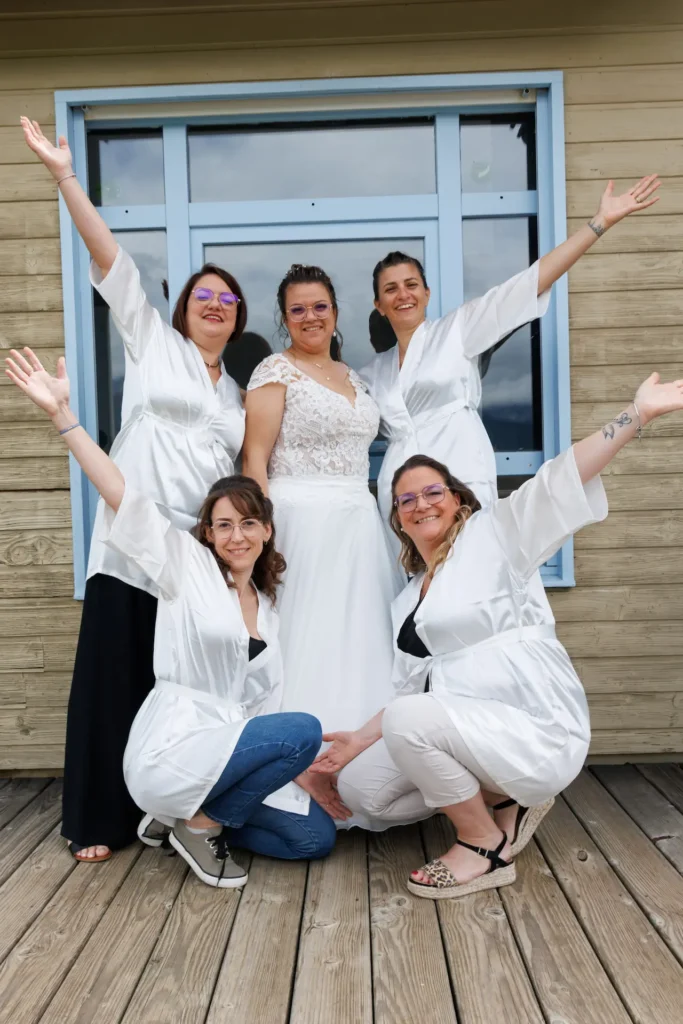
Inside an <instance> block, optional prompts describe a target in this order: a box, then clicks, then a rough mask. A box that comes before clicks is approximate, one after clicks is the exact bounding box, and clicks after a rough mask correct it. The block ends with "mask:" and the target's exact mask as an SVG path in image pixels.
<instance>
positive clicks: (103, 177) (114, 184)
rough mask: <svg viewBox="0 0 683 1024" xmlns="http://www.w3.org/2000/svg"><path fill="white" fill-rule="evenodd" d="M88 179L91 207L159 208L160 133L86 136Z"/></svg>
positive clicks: (161, 191)
mask: <svg viewBox="0 0 683 1024" xmlns="http://www.w3.org/2000/svg"><path fill="white" fill-rule="evenodd" d="M88 179H89V190H90V198H91V199H92V201H93V203H94V204H95V206H145V205H155V204H163V202H164V153H163V144H162V139H161V132H160V131H157V132H149V131H118V132H89V133H88Z"/></svg>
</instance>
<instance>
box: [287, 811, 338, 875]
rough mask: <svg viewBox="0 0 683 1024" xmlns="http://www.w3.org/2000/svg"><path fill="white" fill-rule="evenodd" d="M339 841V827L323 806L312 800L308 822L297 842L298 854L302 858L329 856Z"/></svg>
mask: <svg viewBox="0 0 683 1024" xmlns="http://www.w3.org/2000/svg"><path fill="white" fill-rule="evenodd" d="M336 841H337V827H336V825H335V823H334V821H333V819H332V818H331V817H330V816H329V814H327V813H326V812H325V811H323V809H322V807H320V806H319V805H318V804H316V803H314V802H313V801H311V807H310V810H309V813H308V822H307V825H306V828H305V830H304V829H302V831H301V833H300V836H299V840H298V841H297V843H296V856H297V857H298V858H300V859H301V860H320V859H321V858H322V857H327V855H328V854H329V853H331V852H332V850H333V849H334V844H335V843H336Z"/></svg>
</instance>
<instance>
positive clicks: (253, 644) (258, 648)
mask: <svg viewBox="0 0 683 1024" xmlns="http://www.w3.org/2000/svg"><path fill="white" fill-rule="evenodd" d="M267 646H268V644H267V643H266V641H265V640H257V639H256V637H255V636H250V637H249V661H253V660H254V658H258V656H259V654H261V652H262V651H265V649H266V647H267Z"/></svg>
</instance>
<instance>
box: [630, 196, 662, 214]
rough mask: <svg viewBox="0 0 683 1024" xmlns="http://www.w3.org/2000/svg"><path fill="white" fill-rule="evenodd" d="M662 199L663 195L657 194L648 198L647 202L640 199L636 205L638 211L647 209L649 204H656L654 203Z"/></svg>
mask: <svg viewBox="0 0 683 1024" xmlns="http://www.w3.org/2000/svg"><path fill="white" fill-rule="evenodd" d="M660 199H661V196H655V197H654V199H648V200H647V201H646V202H642V201H639V203H638V205H637V206H636V213H637V212H638V210H647V208H648V206H654V204H655V203H658V202H659V200H660Z"/></svg>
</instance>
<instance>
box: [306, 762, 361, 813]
mask: <svg viewBox="0 0 683 1024" xmlns="http://www.w3.org/2000/svg"><path fill="white" fill-rule="evenodd" d="M294 781H295V782H298V784H299V785H300V786H301V788H302V789H305V790H306V792H307V793H310V794H311V796H312V797H313V799H314V800H315V802H316V803H317V804H319V805H320V806H321V807H322V809H323V810H324V811H327V813H328V814H329V815H331V817H333V818H337V819H338V820H339V821H346V819H347V818H350V817H351V814H352V812H351V811H350V810H349V809H348V807H346V806H345V805H344V804H343V803H342V800H341V797H340V796H339V793H338V792H337V780H336V779H334V778H332V777H331V776H329V775H311V772H310V769H309V770H308V771H306V772H304V773H303V774H302V775H299V776H297V778H296V779H295V780H294Z"/></svg>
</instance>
